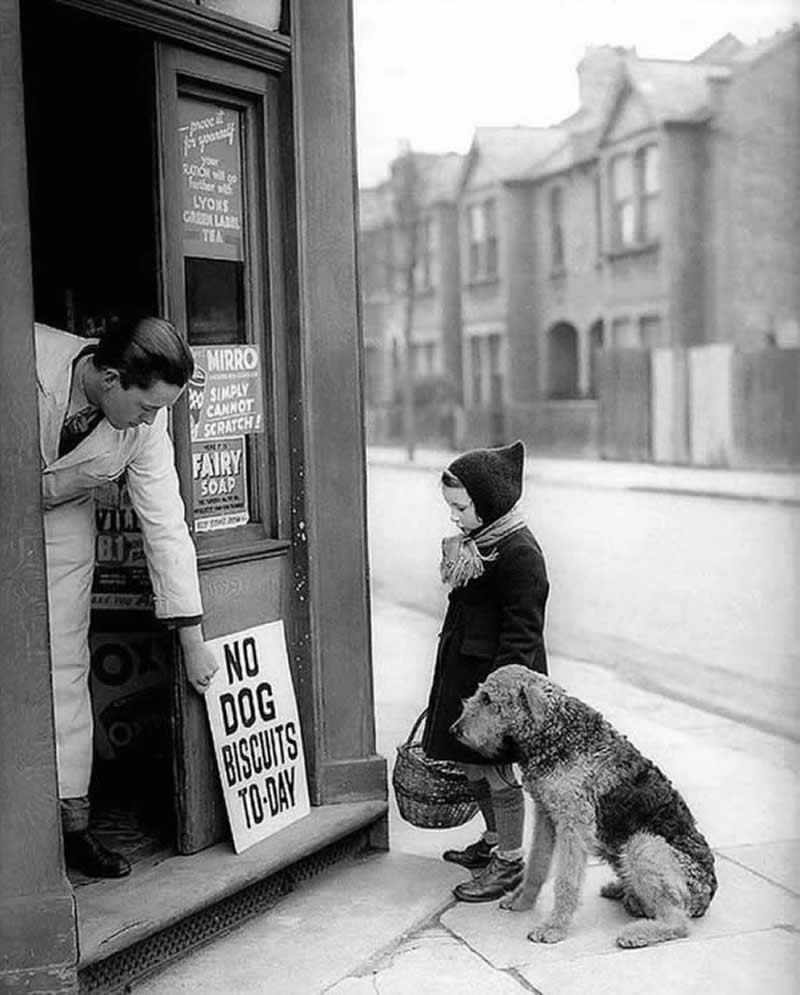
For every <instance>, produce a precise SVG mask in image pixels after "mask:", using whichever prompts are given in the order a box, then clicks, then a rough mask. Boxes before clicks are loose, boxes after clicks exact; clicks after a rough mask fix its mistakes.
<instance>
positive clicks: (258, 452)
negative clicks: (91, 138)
mask: <svg viewBox="0 0 800 995" xmlns="http://www.w3.org/2000/svg"><path fill="white" fill-rule="evenodd" d="M176 109H177V136H176V139H177V146H178V158H177V167H178V171H179V190H180V195H181V198H182V205H181V225H180V229H179V233H178V234H179V245H180V251H181V254H182V259H183V276H184V283H183V287H184V302H183V304H184V309H185V324H186V329H187V336H188V340H189V345H190V346H191V347H192V351H193V353H194V356H195V374H194V376H193V378H192V380H191V381H190V383H189V389H188V399H189V430H190V436H191V453H190V457H189V463H190V466H191V478H192V521H193V525H194V531H195V533H196V534H198V535H206V534H209V533H214V532H219V531H222V530H229V529H234V528H241V527H243V526H253V527H255V526H259V527H260V530H261V532H262V533H264V532H265V533H266V535H267V536H270V535H274V524H273V519H274V506H273V491H274V481H270V480H266V479H265V472H266V468H268V467H269V466H271V465H274V463H273V461H271V460H270V459H269V457H268V455H267V444H268V442H267V440H268V438H269V434H270V426H269V425H268V424H267V419H268V415H269V408H268V406H267V404H266V388H267V384H266V382H265V381H266V377H267V373H268V370H269V369H270V362H269V356H268V350H269V341H268V339H267V337H266V335H265V327H264V318H263V310H262V306H263V289H262V283H263V273H264V270H265V267H264V260H263V258H261V259H257V252H256V250H254V246H255V245H258V244H263V242H262V238H263V233H262V230H261V228H262V223H263V222H262V211H261V210H260V205H259V203H258V198H257V197H256V196H255V193H254V191H255V189H256V187H255V183H254V178H255V174H256V170H257V165H256V163H255V162H253V161H251V159H250V158H249V157H248V154H247V152H246V150H247V149H254V148H256V147H257V142H256V141H255V137H256V136H255V134H254V132H255V128H256V123H255V116H254V115H251V114H250V113H249V109H248V105H247V104H245V103H244V102H243V103H241V104H239V105H234V104H227V103H224V102H221V101H219V100H217V99H214V100H210V99H204V98H203V97H202V95H201V94H199V93H196V92H192V93H181V92H179V94H178V100H177V108H176ZM251 154H252V153H251Z"/></svg>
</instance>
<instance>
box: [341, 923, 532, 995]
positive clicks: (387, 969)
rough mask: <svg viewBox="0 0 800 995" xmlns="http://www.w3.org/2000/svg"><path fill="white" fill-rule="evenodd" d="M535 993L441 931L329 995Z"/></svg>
mask: <svg viewBox="0 0 800 995" xmlns="http://www.w3.org/2000/svg"><path fill="white" fill-rule="evenodd" d="M529 991H530V988H529V987H528V986H527V985H526V984H525V983H524V981H523V980H522V979H520V978H518V977H515V974H514V972H509V971H498V970H496V969H495V968H493V967H491V966H490V965H489V964H487V963H486V961H484V960H483V959H482V958H481V957H480V956H478V955H477V954H476V953H474V952H473V951H471V950H469V948H467V947H465V946H464V945H463V944H462V943H459V942H458V941H457V940H456V939H455V938H454V937H452V936H451V935H449V934H448V933H446V932H444V931H442V930H432V931H430V932H426V933H424V934H423V935H421V936H419V937H415V938H414V939H412V940H410V941H408V942H407V943H404V944H403V945H402V946H400V947H399V948H398V949H397V950H396V951H395V952H394V953H393V954H392V956H391V958H390V959H389V960H388V962H387V963H385V964H382V965H379V966H377V967H376V969H375V970H374V971H371V972H369V973H368V974H367V975H365V976H362V977H357V978H347V979H346V980H344V981H342V982H340V983H339V984H337V985H334V986H333V988H330V989H328V991H327V992H326V995H409V993H410V992H415V993H418V995H427V993H433V992H435V993H436V995H465V993H466V992H476V993H480V995H524V993H525V992H529Z"/></svg>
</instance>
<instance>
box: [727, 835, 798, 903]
mask: <svg viewBox="0 0 800 995" xmlns="http://www.w3.org/2000/svg"><path fill="white" fill-rule="evenodd" d="M721 856H723V857H725V858H727V859H728V860H731V861H733V862H734V863H737V864H741V865H742V867H746V868H748V869H749V870H751V871H754V872H755V873H756V874H759V875H761V877H764V878H767V879H768V880H769V881H773V882H774V883H775V884H778V885H780V886H781V887H782V888H786V889H787V891H790V892H791V893H792V894H793V895H797V896H798V898H800V840H781V841H779V842H777V843H760V844H755V843H754V844H750V845H747V846H737V847H731V848H730V849H728V848H726V849H724V850H722V851H721Z"/></svg>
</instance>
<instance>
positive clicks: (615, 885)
mask: <svg viewBox="0 0 800 995" xmlns="http://www.w3.org/2000/svg"><path fill="white" fill-rule="evenodd" d="M600 894H601V895H602V897H603V898H610V899H611V900H612V901H618V900H619V899H620V898H622V896H623V895H624V894H625V888H624V886H623V884H622V882H621V881H607V882H606V883H605V884H604V885H603V887H602V888H601V889H600Z"/></svg>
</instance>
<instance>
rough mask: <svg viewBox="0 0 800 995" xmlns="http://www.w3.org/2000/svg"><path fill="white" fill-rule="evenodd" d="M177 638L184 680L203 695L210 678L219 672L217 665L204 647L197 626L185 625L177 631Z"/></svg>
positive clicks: (206, 647) (200, 631)
mask: <svg viewBox="0 0 800 995" xmlns="http://www.w3.org/2000/svg"><path fill="white" fill-rule="evenodd" d="M178 638H179V640H180V643H181V650H182V651H183V665H184V667H185V669H186V678H187V680H188V681H189V683H190V684H191V685H192V687H193V688H194V689H195V691H196V692H197V693H198V694H205V693H206V691H208V688H209V685H210V684H211V679H212V677H213V676H214V674H216V672H217V670H219V664H218V663H217V661H216V660H215V659H214V655H213V654H212V652H211V650H210V649H209V648H208V646H206V644H205V641H204V640H203V633H202V630H201V629H200V626H199V625H187V626H185V627H184V628H182V629H178Z"/></svg>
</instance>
